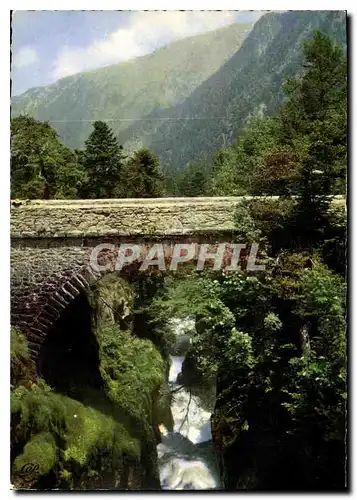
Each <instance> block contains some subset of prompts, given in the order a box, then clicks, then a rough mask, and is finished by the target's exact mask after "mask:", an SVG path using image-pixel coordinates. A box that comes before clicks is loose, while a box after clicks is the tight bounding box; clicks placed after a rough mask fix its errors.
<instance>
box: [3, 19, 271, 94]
mask: <svg viewBox="0 0 357 500" xmlns="http://www.w3.org/2000/svg"><path fill="white" fill-rule="evenodd" d="M261 15H262V12H261V11H122V12H120V11H15V12H14V13H13V17H12V45H11V53H12V75H11V77H12V93H13V95H18V94H21V93H23V92H25V91H26V90H28V89H29V88H33V87H39V86H43V85H48V84H51V83H54V82H55V81H56V80H58V79H60V78H63V77H66V76H69V75H73V74H75V73H79V72H81V71H87V70H90V69H95V68H100V67H104V66H108V65H111V64H116V63H119V62H121V61H125V60H128V59H132V58H134V57H138V56H142V55H145V54H149V53H150V52H153V51H154V50H155V49H157V48H158V47H161V46H162V45H166V44H167V43H170V42H172V41H174V40H178V39H181V38H185V37H187V36H192V35H197V34H200V33H204V32H207V31H210V30H214V29H218V28H220V27H223V26H226V25H229V24H232V23H235V22H251V21H255V20H257V19H258V18H259V17H260V16H261Z"/></svg>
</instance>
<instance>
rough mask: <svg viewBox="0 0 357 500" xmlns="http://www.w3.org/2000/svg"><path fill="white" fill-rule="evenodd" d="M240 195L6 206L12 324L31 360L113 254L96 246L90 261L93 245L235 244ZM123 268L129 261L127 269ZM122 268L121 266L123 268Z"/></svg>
mask: <svg viewBox="0 0 357 500" xmlns="http://www.w3.org/2000/svg"><path fill="white" fill-rule="evenodd" d="M239 201H241V199H240V198H172V199H168V198H160V199H141V200H138V199H136V200H130V199H122V200H75V201H73V200H49V201H42V200H38V201H37V200H32V201H18V202H16V201H14V202H12V206H11V324H12V325H13V326H17V327H18V328H19V329H20V330H21V331H22V332H23V333H24V334H25V335H26V337H27V339H28V342H29V348H30V352H31V355H32V358H33V359H34V360H37V358H38V355H39V352H40V349H41V345H42V343H43V341H44V339H45V337H46V334H47V333H48V331H49V330H50V329H51V327H52V326H53V324H54V323H55V322H56V321H57V319H58V318H59V317H60V315H61V314H62V313H63V311H64V310H65V308H66V307H67V306H68V305H69V303H70V302H71V301H72V300H74V298H75V297H76V296H77V295H78V294H80V293H81V292H83V291H85V290H88V289H89V288H90V287H91V286H92V285H93V284H94V283H95V282H96V281H97V280H98V279H100V278H101V277H102V275H103V274H105V273H106V272H111V271H113V270H115V262H116V258H117V252H116V251H115V250H114V251H112V250H106V251H102V252H101V253H100V254H99V257H98V263H99V264H101V265H105V264H108V269H107V270H106V271H96V270H94V269H93V268H91V267H90V265H89V257H90V255H91V252H92V250H93V248H94V247H96V246H97V245H98V244H101V243H110V244H112V245H114V247H115V248H118V246H119V244H121V243H135V244H141V245H142V246H143V247H145V246H146V247H149V246H151V245H152V244H153V243H157V242H160V243H163V245H164V247H165V258H168V259H169V258H170V255H171V254H172V249H173V244H174V243H176V242H179V243H191V242H196V243H201V242H202V243H203V242H205V243H211V244H216V243H219V242H226V243H228V242H230V241H231V242H235V241H236V240H235V224H234V213H235V209H236V206H237V204H238V203H239ZM128 269H129V267H128ZM123 272H124V274H125V272H126V271H125V269H123Z"/></svg>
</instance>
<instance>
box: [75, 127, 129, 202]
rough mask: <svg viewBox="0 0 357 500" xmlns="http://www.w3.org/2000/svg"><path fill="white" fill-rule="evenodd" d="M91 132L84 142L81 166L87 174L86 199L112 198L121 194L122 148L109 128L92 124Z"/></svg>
mask: <svg viewBox="0 0 357 500" xmlns="http://www.w3.org/2000/svg"><path fill="white" fill-rule="evenodd" d="M93 129H94V130H93V131H92V133H91V134H90V136H89V137H88V139H87V140H86V142H85V148H84V152H83V157H82V161H83V165H84V168H85V170H86V172H87V174H88V185H87V189H86V190H87V193H86V194H87V197H89V198H113V197H115V196H119V195H120V192H121V170H122V165H123V153H122V147H121V146H119V144H118V142H117V139H116V138H115V136H114V133H113V131H112V130H111V129H110V127H109V126H108V125H107V124H106V123H104V122H102V121H96V122H94V123H93Z"/></svg>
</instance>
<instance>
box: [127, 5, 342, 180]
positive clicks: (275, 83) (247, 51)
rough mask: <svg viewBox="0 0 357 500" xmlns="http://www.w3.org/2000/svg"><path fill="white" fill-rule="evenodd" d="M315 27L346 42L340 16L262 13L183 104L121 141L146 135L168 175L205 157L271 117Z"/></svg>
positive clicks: (332, 13)
mask: <svg viewBox="0 0 357 500" xmlns="http://www.w3.org/2000/svg"><path fill="white" fill-rule="evenodd" d="M316 29H319V30H321V31H323V32H325V33H327V34H330V35H332V36H333V37H334V38H335V39H336V40H337V41H338V42H339V43H342V44H344V45H345V44H346V14H345V13H344V12H339V11H315V12H311V11H306V12H303V11H300V12H292V11H290V12H284V13H268V14H266V15H264V16H263V17H261V18H260V20H259V21H257V22H256V24H255V25H254V28H253V29H252V31H251V32H250V33H249V35H248V36H247V38H246V39H245V41H244V43H243V44H242V46H241V48H240V49H239V50H238V51H237V52H236V54H234V56H232V58H231V59H230V60H229V61H227V62H226V63H225V64H224V65H223V66H222V68H221V69H220V70H219V71H217V72H216V73H215V74H214V75H212V76H211V77H209V78H208V79H207V80H206V81H205V82H204V83H203V84H202V85H201V86H200V87H198V88H197V89H195V90H194V91H193V92H192V94H191V95H190V96H189V97H188V98H187V99H186V100H185V101H184V102H183V103H180V104H179V105H177V106H175V107H172V108H171V109H169V110H163V111H162V112H161V113H160V114H153V121H152V122H150V120H147V121H145V122H142V123H141V124H140V126H138V127H131V128H129V129H127V130H126V131H125V132H124V134H123V135H122V140H124V141H125V140H127V139H129V138H130V139H131V140H133V137H135V136H137V137H138V138H142V137H148V138H149V140H148V141H147V145H148V146H149V147H150V148H152V149H153V150H154V151H155V152H156V153H157V154H158V155H159V156H160V158H161V162H162V164H163V165H164V167H165V168H166V170H170V171H173V170H179V169H181V168H182V167H183V166H184V165H185V164H186V163H187V162H192V161H195V160H199V159H202V158H203V159H204V158H205V157H206V158H207V157H209V156H210V155H211V154H212V153H214V152H215V151H217V150H218V149H219V148H220V147H221V146H222V145H224V144H228V143H231V142H233V141H234V140H236V139H237V137H238V135H239V130H240V128H241V127H242V126H243V125H244V123H245V122H246V120H247V119H248V118H249V117H250V116H252V115H257V114H267V115H274V113H275V112H276V111H277V109H278V108H279V107H280V105H281V103H282V101H283V99H284V91H283V84H284V82H285V81H286V80H287V78H288V77H290V76H294V75H296V74H297V72H298V71H299V70H300V68H301V62H302V48H303V42H304V40H306V39H307V38H309V36H310V35H311V34H312V32H313V31H314V30H316ZM148 118H149V117H148ZM165 118H167V120H166V121H165ZM157 122H159V123H161V125H160V127H158V128H157V127H156V126H155V123H157ZM154 130H156V131H155V132H154V133H152V131H154ZM150 132H151V133H150Z"/></svg>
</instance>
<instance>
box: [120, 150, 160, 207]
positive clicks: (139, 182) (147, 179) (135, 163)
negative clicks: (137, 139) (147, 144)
mask: <svg viewBox="0 0 357 500" xmlns="http://www.w3.org/2000/svg"><path fill="white" fill-rule="evenodd" d="M123 179H124V180H123V182H124V186H125V191H124V194H123V196H124V197H126V198H158V197H160V196H162V195H163V181H164V179H163V175H162V173H161V169H160V165H159V159H158V157H157V156H156V155H154V154H153V153H152V152H151V151H150V150H149V149H147V148H142V149H139V150H138V151H135V152H134V154H133V156H132V157H131V158H129V160H128V162H127V165H126V166H125V169H124V171H123Z"/></svg>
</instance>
